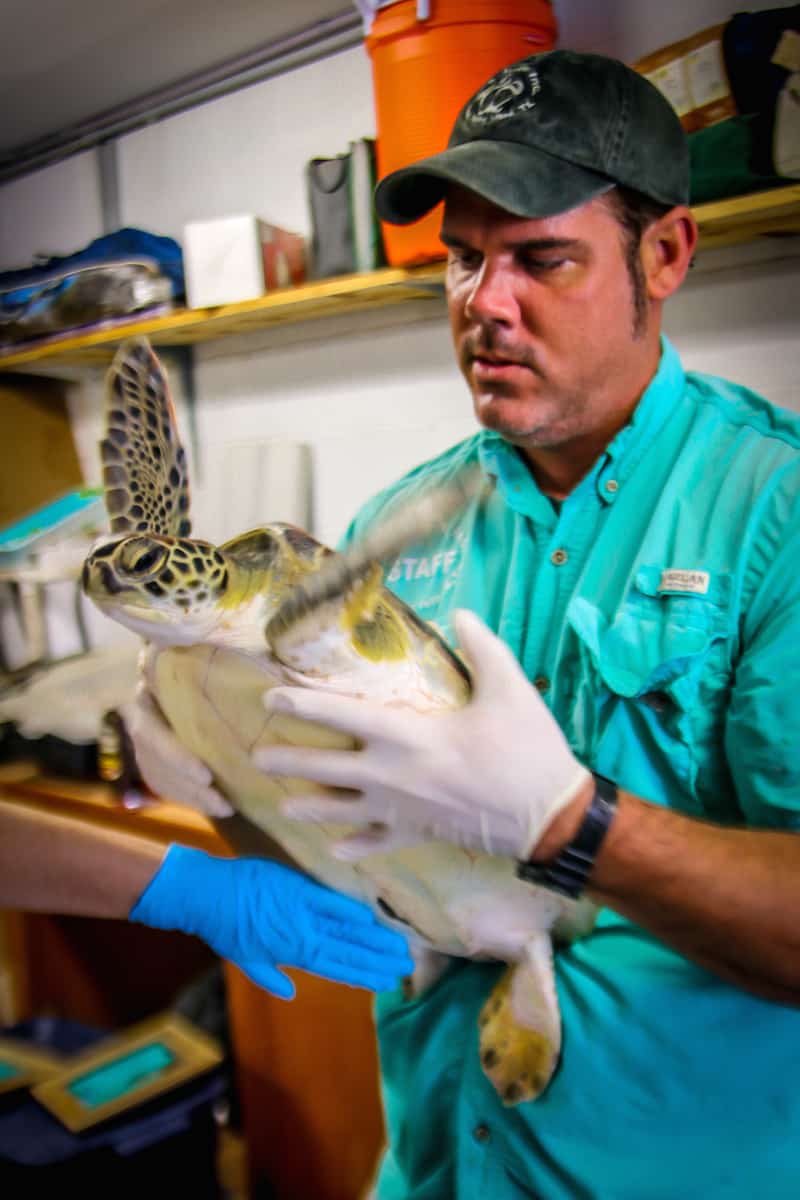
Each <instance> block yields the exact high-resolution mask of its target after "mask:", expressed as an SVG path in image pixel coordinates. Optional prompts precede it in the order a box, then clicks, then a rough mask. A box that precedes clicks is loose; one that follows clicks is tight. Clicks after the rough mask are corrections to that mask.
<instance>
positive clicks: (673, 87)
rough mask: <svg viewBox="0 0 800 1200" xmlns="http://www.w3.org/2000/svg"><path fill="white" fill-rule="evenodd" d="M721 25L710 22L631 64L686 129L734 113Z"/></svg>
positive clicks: (700, 127)
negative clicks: (655, 89)
mask: <svg viewBox="0 0 800 1200" xmlns="http://www.w3.org/2000/svg"><path fill="white" fill-rule="evenodd" d="M724 29H725V25H724V24H723V25H713V26H711V27H710V28H709V29H704V30H702V31H701V32H700V33H695V34H693V35H692V36H691V37H688V38H683V39H682V40H681V41H679V42H673V43H672V44H671V45H669V46H663V47H662V48H661V49H660V50H656V51H655V52H654V53H653V54H648V55H646V56H645V57H644V58H640V59H639V61H638V62H635V63H634V64H633V68H634V70H636V71H638V72H639V73H640V75H644V76H645V78H646V79H649V80H650V82H651V83H654V84H655V86H656V87H657V88H658V90H659V91H660V92H662V93H663V95H664V96H666V98H667V100H669V102H670V104H671V105H672V107H673V108H674V109H675V111H676V113H677V114H678V116H679V117H680V119H681V124H682V125H683V128H684V129H685V130H686V132H687V133H692V132H694V130H696V129H705V128H706V126H708V125H715V124H716V123H717V122H718V121H724V120H725V119H726V118H727V117H732V116H735V115H736V104H735V102H734V99H733V94H732V92H731V87H730V82H729V80H728V73H727V71H726V69H725V56H724V53H723V49H722V34H723V31H724Z"/></svg>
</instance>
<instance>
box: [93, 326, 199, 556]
mask: <svg viewBox="0 0 800 1200" xmlns="http://www.w3.org/2000/svg"><path fill="white" fill-rule="evenodd" d="M105 429H106V436H105V437H104V438H103V440H102V441H101V443H100V457H101V459H102V463H103V483H104V485H105V501H106V509H107V510H108V516H109V520H110V523H111V531H112V533H155V534H166V535H169V536H172V537H188V535H189V533H190V532H191V528H192V526H191V520H190V518H189V479H188V473H187V469H186V452H185V450H184V448H183V446H182V445H181V444H180V441H179V438H178V426H177V422H176V420H175V410H174V407H173V404H172V400H171V398H170V394H169V387H168V385H167V379H166V376H165V374H164V371H163V369H162V367H161V364H160V363H159V361H158V359H157V358H156V356H155V354H154V353H153V351H152V350H151V348H150V343H149V342H148V341H147V339H146V338H132V339H129V340H128V341H126V342H123V344H122V345H121V346H120V348H119V350H118V351H117V354H116V356H115V358H114V361H113V363H112V364H111V366H110V368H109V371H108V375H107V377H106V396H105Z"/></svg>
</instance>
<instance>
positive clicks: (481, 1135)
mask: <svg viewBox="0 0 800 1200" xmlns="http://www.w3.org/2000/svg"><path fill="white" fill-rule="evenodd" d="M472 1136H473V1137H474V1138H475V1141H476V1142H488V1141H489V1138H490V1137H491V1136H492V1135H491V1132H490V1130H489V1126H488V1125H484V1124H483V1122H481V1124H480V1125H476V1126H475V1128H474V1129H473V1131H472Z"/></svg>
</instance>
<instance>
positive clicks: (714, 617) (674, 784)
mask: <svg viewBox="0 0 800 1200" xmlns="http://www.w3.org/2000/svg"><path fill="white" fill-rule="evenodd" d="M663 578H664V571H663V570H662V569H661V568H660V567H643V568H640V570H639V572H638V573H637V575H636V579H635V583H634V586H633V587H632V588H631V589H630V590H629V592H628V594H627V596H626V599H625V601H624V602H623V603H622V604H621V605H620V606H619V607H618V608H617V610H616V611H615V612H614V613H613V614H612V616H611V617H610V618H609V617H608V616H607V615H606V614H605V613H604V612H602V611H601V609H600V608H599V607H598V606H596V605H595V604H593V603H591V602H590V601H588V600H587V599H585V598H584V597H581V596H576V597H575V598H574V599H573V601H572V602H571V604H570V606H569V609H568V611H567V621H568V624H569V627H570V632H571V635H572V636H573V638H574V642H573V645H574V648H575V652H576V663H577V669H576V670H575V672H574V673H572V672H568V675H569V676H571V680H570V682H571V684H572V688H571V691H572V695H571V696H570V697H568V698H566V700H567V703H566V705H565V707H566V709H567V710H568V715H567V718H566V726H567V728H568V733H569V736H570V740H571V741H572V744H573V746H574V747H575V750H576V753H578V755H579V756H580V757H581V758H582V759H583V761H585V762H587V763H588V764H589V765H590V766H591V767H592V768H593V769H594V770H596V771H599V772H600V773H601V774H603V775H608V776H609V777H610V778H612V779H615V780H616V781H617V782H618V783H619V784H620V785H622V786H624V787H627V788H629V789H630V790H631V791H634V792H636V793H637V794H639V795H641V796H644V797H645V798H647V799H650V800H653V801H655V802H656V803H662V804H669V805H671V806H673V807H676V808H681V809H683V810H684V811H686V812H691V813H696V814H697V813H705V812H707V811H708V803H707V802H706V801H705V800H704V799H703V797H702V796H701V794H700V793H701V790H702V783H703V773H704V772H706V773H707V774H708V775H709V777H710V776H713V775H715V774H716V773H717V771H718V770H719V769H722V766H723V764H722V762H721V760H720V761H719V762H716V761H715V759H716V758H717V756H719V755H721V746H722V736H721V730H722V725H723V723H724V713H725V699H726V696H727V693H728V690H729V686H730V677H731V667H730V658H731V638H730V633H729V593H730V581H729V578H728V577H727V576H717V577H715V578H714V579H713V580H711V581H709V587H708V590H707V592H705V593H702V594H698V593H687V592H683V591H674V590H668V589H665V588H664V587H663V586H662V582H661V581H662V580H663ZM712 585H713V586H712Z"/></svg>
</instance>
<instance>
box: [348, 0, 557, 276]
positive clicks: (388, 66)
mask: <svg viewBox="0 0 800 1200" xmlns="http://www.w3.org/2000/svg"><path fill="white" fill-rule="evenodd" d="M556 34H557V25H556V19H555V15H554V13H553V10H552V8H551V6H550V4H549V3H548V0H431V4H430V15H429V16H428V17H427V19H420V14H419V13H418V5H417V2H416V0H397V2H396V3H389V4H385V5H383V6H381V7H380V8H379V9H378V10H377V11H376V12H375V14H374V18H373V20H372V23H371V27H370V29H369V30H368V31H367V33H366V34H365V42H366V46H367V51H368V53H369V55H370V60H371V63H372V79H373V90H374V96H375V116H376V122H377V134H378V138H377V169H378V178H379V179H382V178H383V176H384V175H388V174H389V173H390V172H391V171H395V170H397V169H398V168H399V167H406V166H408V165H409V164H410V163H412V162H416V161H417V160H418V159H420V158H426V157H427V156H428V155H429V154H436V153H438V152H439V151H440V150H444V149H445V147H446V145H447V141H448V138H449V137H450V131H451V129H452V127H453V124H454V122H455V119H456V117H457V116H458V113H459V111H460V110H461V108H462V107H463V106H464V104H466V102H467V100H468V99H469V98H470V96H471V95H472V94H473V92H476V91H477V90H478V88H479V87H480V86H481V84H482V83H485V82H486V80H487V79H489V77H490V76H491V75H493V74H494V73H495V72H496V71H499V70H500V69H501V68H502V67H507V66H508V65H509V64H510V63H512V62H516V61H518V60H519V59H521V58H525V57H527V55H529V54H538V53H541V52H542V51H545V50H551V49H552V48H553V46H554V44H555V39H556ZM440 224H441V212H440V211H439V210H438V209H436V210H434V212H432V213H429V214H428V215H427V216H426V217H423V218H422V220H421V221H416V222H415V223H414V224H413V225H388V224H383V236H384V243H385V247H386V257H387V259H388V261H389V263H390V264H391V265H392V266H411V265H413V264H414V263H422V262H429V261H431V260H433V259H439V258H443V257H444V255H445V251H444V247H443V246H442V243H441V242H440V241H439V227H440Z"/></svg>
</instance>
